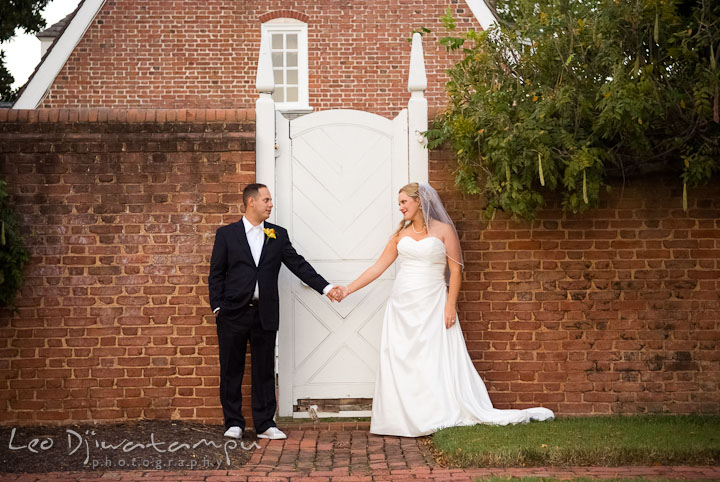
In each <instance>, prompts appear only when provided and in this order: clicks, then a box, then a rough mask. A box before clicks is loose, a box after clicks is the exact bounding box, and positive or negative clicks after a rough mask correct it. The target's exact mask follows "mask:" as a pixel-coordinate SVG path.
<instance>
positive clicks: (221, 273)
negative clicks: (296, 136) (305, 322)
mask: <svg viewBox="0 0 720 482" xmlns="http://www.w3.org/2000/svg"><path fill="white" fill-rule="evenodd" d="M243 204H244V205H245V216H244V217H243V218H242V220H240V221H238V222H236V223H233V224H229V225H227V226H222V227H221V228H219V229H218V230H217V233H216V235H215V245H214V246H213V251H212V257H211V258H210V276H209V280H208V284H209V289H210V307H211V308H212V310H213V313H215V320H216V324H217V333H218V344H219V348H220V403H221V404H222V407H223V415H224V417H225V428H226V429H227V431H226V432H225V435H226V436H227V437H233V438H240V437H242V432H243V430H244V429H245V418H244V417H243V416H242V413H241V409H242V394H241V390H240V387H241V385H242V379H243V373H244V371H245V347H246V344H247V341H248V340H250V351H251V357H252V416H253V422H254V423H255V430H256V431H257V434H258V437H259V438H267V439H273V440H277V439H284V438H287V436H286V435H285V434H284V433H283V432H282V431H280V430H279V429H278V428H277V427H276V426H275V422H274V421H273V416H274V415H275V410H276V408H277V402H276V400H275V371H274V367H275V335H276V334H277V329H278V318H279V316H278V311H279V310H278V284H277V282H278V272H279V271H280V264H281V263H283V264H285V266H287V267H288V268H289V269H290V271H292V273H293V274H294V275H295V276H297V277H298V278H300V279H301V280H302V281H303V282H305V284H307V285H308V286H310V287H311V288H313V289H314V290H315V291H317V292H318V293H323V294H326V295H327V296H328V298H330V299H331V300H335V299H337V298H339V297H340V293H338V289H337V288H336V287H334V286H333V285H331V284H329V283H328V282H327V281H326V280H325V279H324V278H323V277H322V276H320V275H319V274H317V272H316V271H315V270H314V269H313V267H312V266H310V264H309V263H308V262H307V261H305V259H304V258H303V257H302V256H300V255H299V254H297V252H296V251H295V249H294V248H293V246H292V244H291V243H290V239H289V238H288V233H287V231H286V230H285V229H284V228H281V227H280V226H277V225H275V224H270V223H267V222H265V220H266V219H267V218H268V217H270V212H271V210H272V208H273V203H272V197H271V196H270V191H269V190H268V188H267V186H265V185H264V184H250V185H248V186H247V187H246V188H245V190H244V191H243Z"/></svg>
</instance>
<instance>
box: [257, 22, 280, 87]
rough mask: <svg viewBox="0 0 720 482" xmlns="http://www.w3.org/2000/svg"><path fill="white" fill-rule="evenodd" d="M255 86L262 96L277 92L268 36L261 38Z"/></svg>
mask: <svg viewBox="0 0 720 482" xmlns="http://www.w3.org/2000/svg"><path fill="white" fill-rule="evenodd" d="M255 86H256V87H257V90H258V92H260V93H261V94H272V93H273V92H275V78H274V77H273V68H272V57H271V56H270V45H269V40H268V39H267V35H263V36H261V40H260V53H259V55H258V68H257V78H256V80H255Z"/></svg>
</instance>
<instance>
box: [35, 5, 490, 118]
mask: <svg viewBox="0 0 720 482" xmlns="http://www.w3.org/2000/svg"><path fill="white" fill-rule="evenodd" d="M287 5H288V3H287V2H281V1H278V0H275V1H266V0H263V1H259V2H231V1H226V0H209V1H202V2H199V1H190V2H189V1H178V0H176V1H171V2H168V1H159V0H143V1H136V0H109V1H107V2H105V4H104V5H103V7H102V8H101V9H100V11H99V12H98V13H97V15H96V17H95V18H94V20H93V21H92V22H90V24H89V25H88V27H87V31H86V32H85V34H84V35H82V38H81V40H80V41H79V43H78V45H77V47H75V49H74V50H73V52H72V54H71V55H70V56H69V57H68V59H67V62H66V63H65V64H64V66H63V67H62V69H61V70H60V72H59V74H58V75H57V77H56V78H55V80H54V82H52V83H51V87H50V88H49V90H48V92H47V95H46V96H45V97H44V99H43V100H42V102H41V103H40V104H39V105H38V107H41V108H48V107H55V108H58V107H73V108H74V107H81V108H87V107H95V108H97V107H127V108H132V107H137V108H252V107H253V106H254V102H255V99H256V98H257V91H256V90H255V74H256V69H257V59H258V52H259V49H260V40H261V26H262V25H263V24H265V23H267V22H272V21H277V19H282V18H285V19H291V20H295V21H299V22H303V23H305V24H306V25H307V54H308V65H307V71H308V97H309V98H308V104H309V107H311V108H312V109H314V110H316V111H317V110H325V109H330V108H348V109H359V110H364V111H369V112H374V113H376V114H380V115H383V116H386V117H392V116H394V115H396V114H397V112H399V111H400V110H401V109H402V108H404V107H405V105H406V103H407V77H408V62H407V59H408V56H409V52H410V43H409V42H408V41H407V39H408V38H409V37H410V36H411V33H412V32H413V30H414V29H419V28H420V27H423V26H424V27H427V28H429V29H431V30H432V32H431V33H430V34H427V35H426V38H425V42H424V44H425V62H426V69H427V73H428V91H427V92H426V96H427V97H428V100H429V104H430V106H431V107H441V106H442V105H443V104H444V100H443V99H444V90H443V86H444V84H445V81H446V80H447V76H446V74H445V72H444V71H445V69H446V68H448V67H449V66H450V65H451V61H452V57H451V55H450V54H448V53H447V52H446V51H445V48H444V47H442V46H440V44H439V43H438V39H439V38H440V37H442V36H444V35H446V31H445V30H444V28H443V27H442V24H441V20H440V18H441V16H442V15H443V14H444V13H445V9H446V8H447V7H448V6H450V7H452V8H451V10H452V12H453V13H454V16H455V18H456V20H457V25H458V31H463V30H466V29H468V28H476V29H480V28H481V25H480V23H479V22H478V20H477V19H476V18H475V17H474V16H473V13H472V12H471V10H470V8H469V7H468V5H467V4H466V3H465V2H464V1H458V0H453V1H452V2H450V3H448V4H446V3H444V2H420V1H413V2H400V1H384V2H377V1H344V0H343V1H339V0H321V1H308V0H301V1H296V2H292V9H288V7H287ZM81 6H82V5H81ZM168 12H172V15H168ZM71 26H72V27H74V28H78V27H77V26H76V25H72V23H70V24H69V25H68V28H70V27H71ZM53 50H56V51H55V54H59V52H58V50H59V47H57V48H56V46H53V48H52V49H51V50H50V52H49V55H53ZM40 74H41V73H40V72H36V75H40Z"/></svg>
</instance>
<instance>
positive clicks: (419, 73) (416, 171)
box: [408, 32, 428, 182]
mask: <svg viewBox="0 0 720 482" xmlns="http://www.w3.org/2000/svg"><path fill="white" fill-rule="evenodd" d="M425 89H427V76H426V75H425V59H424V56H423V48H422V36H421V35H420V34H419V33H417V32H416V33H414V34H413V37H412V48H411V50H410V74H409V75H408V91H410V101H409V102H408V131H409V132H408V142H409V145H408V155H409V163H410V165H409V174H410V181H411V182H427V181H428V150H427V139H425V136H423V135H422V133H423V132H425V131H426V130H427V129H428V103H427V99H426V98H425V95H424V92H425Z"/></svg>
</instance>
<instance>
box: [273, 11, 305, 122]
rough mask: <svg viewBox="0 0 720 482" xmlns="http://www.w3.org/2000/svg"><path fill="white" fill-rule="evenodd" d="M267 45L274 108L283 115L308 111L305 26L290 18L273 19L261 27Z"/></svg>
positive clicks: (303, 23)
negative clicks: (273, 85)
mask: <svg viewBox="0 0 720 482" xmlns="http://www.w3.org/2000/svg"><path fill="white" fill-rule="evenodd" d="M262 35H263V37H265V38H266V39H267V41H268V45H270V52H271V56H272V64H273V74H274V78H275V93H274V94H273V100H274V101H275V105H276V108H277V109H278V110H280V111H284V112H310V111H312V108H311V107H310V104H309V100H308V39H307V24H306V23H305V22H301V21H300V20H296V19H293V18H275V19H273V20H269V21H267V22H265V23H264V24H262Z"/></svg>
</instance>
